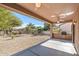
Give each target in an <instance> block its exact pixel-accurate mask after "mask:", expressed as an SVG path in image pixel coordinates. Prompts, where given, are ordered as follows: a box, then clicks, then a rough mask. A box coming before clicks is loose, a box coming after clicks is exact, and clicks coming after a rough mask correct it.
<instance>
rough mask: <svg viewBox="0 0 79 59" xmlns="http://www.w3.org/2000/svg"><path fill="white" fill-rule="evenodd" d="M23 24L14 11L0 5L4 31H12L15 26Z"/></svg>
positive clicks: (1, 24) (0, 27)
mask: <svg viewBox="0 0 79 59" xmlns="http://www.w3.org/2000/svg"><path fill="white" fill-rule="evenodd" d="M21 24H22V21H21V20H19V18H17V17H16V16H14V15H13V14H12V12H10V11H9V10H6V9H5V8H1V7H0V29H1V30H2V31H4V33H6V32H8V31H11V30H12V29H13V27H16V26H20V25H21ZM7 30H8V31H7Z"/></svg>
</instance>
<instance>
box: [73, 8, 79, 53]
mask: <svg viewBox="0 0 79 59" xmlns="http://www.w3.org/2000/svg"><path fill="white" fill-rule="evenodd" d="M73 22H74V24H75V28H74V47H75V49H76V51H77V54H79V8H78V9H77V11H76V12H75V14H74V18H73Z"/></svg>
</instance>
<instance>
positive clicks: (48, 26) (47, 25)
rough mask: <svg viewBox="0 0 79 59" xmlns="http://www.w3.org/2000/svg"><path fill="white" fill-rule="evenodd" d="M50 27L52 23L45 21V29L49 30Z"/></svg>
mask: <svg viewBox="0 0 79 59" xmlns="http://www.w3.org/2000/svg"><path fill="white" fill-rule="evenodd" d="M49 29H50V24H48V23H44V30H45V31H47V30H49Z"/></svg>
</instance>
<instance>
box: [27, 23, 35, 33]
mask: <svg viewBox="0 0 79 59" xmlns="http://www.w3.org/2000/svg"><path fill="white" fill-rule="evenodd" d="M33 29H35V26H34V24H32V23H29V24H28V25H27V27H26V31H27V33H32V32H33Z"/></svg>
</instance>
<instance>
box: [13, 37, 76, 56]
mask: <svg viewBox="0 0 79 59" xmlns="http://www.w3.org/2000/svg"><path fill="white" fill-rule="evenodd" d="M74 55H76V51H75V49H74V46H73V44H72V42H71V41H68V40H61V39H59V40H58V39H49V40H46V41H45V42H42V43H40V44H38V45H36V46H33V47H31V48H29V49H24V50H22V51H20V52H17V53H15V54H13V55H12V56H74Z"/></svg>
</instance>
